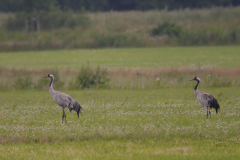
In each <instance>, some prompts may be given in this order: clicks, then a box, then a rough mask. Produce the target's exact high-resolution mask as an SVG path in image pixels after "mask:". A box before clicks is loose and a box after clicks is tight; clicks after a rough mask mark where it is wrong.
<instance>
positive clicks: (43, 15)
mask: <svg viewBox="0 0 240 160" xmlns="http://www.w3.org/2000/svg"><path fill="white" fill-rule="evenodd" d="M32 17H39V22H40V28H41V30H51V29H57V28H74V27H76V26H78V27H82V28H85V27H87V26H88V25H89V24H90V19H89V17H88V16H87V15H85V14H84V13H81V14H80V13H78V14H75V13H74V12H72V11H71V10H69V11H61V10H59V9H55V10H52V11H50V12H45V11H39V12H31V13H27V12H19V13H17V14H15V16H10V17H9V18H8V19H7V20H6V21H5V23H4V26H5V28H6V29H7V30H9V31H19V30H22V31H23V30H24V28H25V24H26V19H28V28H29V31H32V30H34V28H32V21H31V18H32ZM33 25H35V28H36V22H35V21H33ZM33 27H34V26H33Z"/></svg>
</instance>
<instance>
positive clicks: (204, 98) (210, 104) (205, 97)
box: [190, 77, 220, 118]
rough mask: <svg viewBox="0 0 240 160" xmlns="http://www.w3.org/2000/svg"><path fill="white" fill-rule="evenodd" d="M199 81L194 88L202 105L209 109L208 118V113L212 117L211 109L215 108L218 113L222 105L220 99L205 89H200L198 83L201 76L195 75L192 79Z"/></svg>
mask: <svg viewBox="0 0 240 160" xmlns="http://www.w3.org/2000/svg"><path fill="white" fill-rule="evenodd" d="M193 80H194V81H197V84H196V86H195V88H194V93H195V95H196V97H197V99H198V101H199V103H200V104H201V105H202V107H205V108H206V109H207V118H208V114H210V117H211V112H210V110H209V108H210V109H212V108H214V109H215V110H216V113H218V110H219V109H220V105H219V103H218V101H217V100H216V99H215V98H214V97H213V96H212V95H211V94H208V93H206V92H203V91H198V85H199V83H200V82H201V79H200V78H199V77H194V78H193V79H192V80H190V81H193Z"/></svg>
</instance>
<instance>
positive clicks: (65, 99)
mask: <svg viewBox="0 0 240 160" xmlns="http://www.w3.org/2000/svg"><path fill="white" fill-rule="evenodd" d="M47 77H49V78H51V82H50V84H49V92H50V93H51V95H52V97H53V99H54V100H55V102H56V103H57V104H58V105H59V106H60V107H61V108H62V109H63V116H62V123H63V120H64V117H65V122H67V120H66V114H65V112H64V109H65V108H68V109H69V110H70V112H71V111H72V110H75V111H76V112H77V115H78V118H79V112H80V113H81V109H82V110H83V108H82V107H81V106H80V104H79V103H78V102H76V101H75V100H74V99H73V98H72V97H71V96H69V95H67V94H65V93H62V92H58V91H55V90H54V89H53V86H52V84H53V81H54V76H53V75H52V74H48V76H47ZM47 77H44V78H47Z"/></svg>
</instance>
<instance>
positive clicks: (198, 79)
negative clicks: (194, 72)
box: [190, 77, 201, 82]
mask: <svg viewBox="0 0 240 160" xmlns="http://www.w3.org/2000/svg"><path fill="white" fill-rule="evenodd" d="M190 81H199V82H200V81H201V79H200V78H199V77H194V78H193V79H191V80H190Z"/></svg>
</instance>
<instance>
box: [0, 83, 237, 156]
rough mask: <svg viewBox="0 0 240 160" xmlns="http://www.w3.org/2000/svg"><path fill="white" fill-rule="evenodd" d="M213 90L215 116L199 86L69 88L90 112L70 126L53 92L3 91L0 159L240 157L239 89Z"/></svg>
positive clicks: (71, 116)
mask: <svg viewBox="0 0 240 160" xmlns="http://www.w3.org/2000/svg"><path fill="white" fill-rule="evenodd" d="M205 91H207V92H209V93H212V94H213V95H215V97H216V98H218V100H219V103H220V105H221V111H220V113H219V114H218V115H217V114H215V112H214V110H212V118H209V119H207V118H206V111H205V109H204V108H202V107H201V106H200V105H199V104H198V102H197V100H196V97H195V96H194V93H193V89H159V90H133V91H129V90H85V91H68V92H66V93H68V94H70V95H72V96H73V97H74V98H75V99H76V100H77V101H79V102H81V105H82V106H83V108H84V110H85V112H83V116H82V117H80V118H79V119H78V118H77V115H76V112H72V113H70V112H69V111H68V110H66V114H67V120H68V123H67V124H65V123H64V124H62V123H61V118H62V117H61V116H62V110H61V109H60V108H59V107H57V105H56V104H55V102H54V100H53V99H52V97H51V95H50V93H49V92H47V91H45V92H36V91H35V92H34V91H25V92H20V91H17V92H13V91H11V92H2V93H0V97H1V98H0V99H1V103H2V105H1V112H0V113H1V121H0V126H1V128H0V133H1V137H0V142H1V145H0V149H1V151H2V152H1V155H0V159H24V158H25V157H26V156H28V158H29V159H58V158H59V157H60V159H66V158H71V159H101V158H105V159H106V158H107V159H126V158H130V159H139V158H140V159H158V158H164V159H169V158H170V159H175V158H176V159H179V158H187V159H192V158H194V159H226V158H228V159H229V158H232V159H238V158H239V157H240V154H239V150H240V147H239V143H240V136H239V132H240V128H239V123H240V116H239V115H240V107H239V103H240V100H239V96H240V95H239V88H211V89H205ZM116 156H117V158H116Z"/></svg>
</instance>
